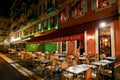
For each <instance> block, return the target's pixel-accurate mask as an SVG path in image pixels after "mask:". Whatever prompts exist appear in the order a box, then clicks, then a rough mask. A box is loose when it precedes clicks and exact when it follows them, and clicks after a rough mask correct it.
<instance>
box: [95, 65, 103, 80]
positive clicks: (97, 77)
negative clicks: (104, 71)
mask: <svg viewBox="0 0 120 80" xmlns="http://www.w3.org/2000/svg"><path fill="white" fill-rule="evenodd" d="M101 68H102V65H99V66H98V67H97V70H96V80H99V76H100V70H101Z"/></svg>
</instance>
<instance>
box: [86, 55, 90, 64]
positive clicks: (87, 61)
mask: <svg viewBox="0 0 120 80" xmlns="http://www.w3.org/2000/svg"><path fill="white" fill-rule="evenodd" d="M86 64H90V60H89V57H87V56H86Z"/></svg>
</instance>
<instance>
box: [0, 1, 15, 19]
mask: <svg viewBox="0 0 120 80" xmlns="http://www.w3.org/2000/svg"><path fill="white" fill-rule="evenodd" d="M14 1H15V0H0V16H4V17H9V16H10V8H11V6H12V4H13V2H14Z"/></svg>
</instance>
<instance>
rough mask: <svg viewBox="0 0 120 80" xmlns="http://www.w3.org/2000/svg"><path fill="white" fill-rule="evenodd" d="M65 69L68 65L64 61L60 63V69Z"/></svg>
mask: <svg viewBox="0 0 120 80" xmlns="http://www.w3.org/2000/svg"><path fill="white" fill-rule="evenodd" d="M66 68H68V63H67V62H66V61H63V62H62V63H61V69H66Z"/></svg>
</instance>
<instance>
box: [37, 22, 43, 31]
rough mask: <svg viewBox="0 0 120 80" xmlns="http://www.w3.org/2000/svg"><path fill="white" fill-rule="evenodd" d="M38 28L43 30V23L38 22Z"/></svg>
mask: <svg viewBox="0 0 120 80" xmlns="http://www.w3.org/2000/svg"><path fill="white" fill-rule="evenodd" d="M38 30H39V31H41V30H42V24H41V23H39V24H38Z"/></svg>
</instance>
